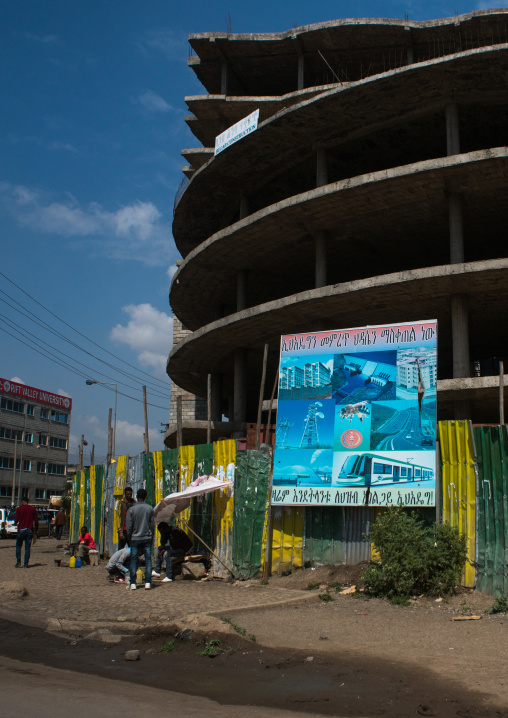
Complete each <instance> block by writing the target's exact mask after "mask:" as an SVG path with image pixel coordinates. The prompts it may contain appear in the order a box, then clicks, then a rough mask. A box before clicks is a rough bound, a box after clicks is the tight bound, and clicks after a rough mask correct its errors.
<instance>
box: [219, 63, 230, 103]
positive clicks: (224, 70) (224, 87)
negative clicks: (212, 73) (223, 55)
mask: <svg viewBox="0 0 508 718" xmlns="http://www.w3.org/2000/svg"><path fill="white" fill-rule="evenodd" d="M228 75H229V68H228V64H227V62H223V63H222V66H221V73H220V94H221V95H227V94H228V79H229V78H228Z"/></svg>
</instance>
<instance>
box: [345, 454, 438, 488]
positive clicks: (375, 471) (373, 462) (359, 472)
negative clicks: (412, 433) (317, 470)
mask: <svg viewBox="0 0 508 718" xmlns="http://www.w3.org/2000/svg"><path fill="white" fill-rule="evenodd" d="M391 453H392V452H389V453H388V452H387V454H388V455H384V456H382V455H379V454H371V453H363V454H349V455H348V456H347V457H346V458H345V459H344V458H343V456H344V455H342V457H340V462H339V463H337V462H334V472H333V473H334V476H333V481H332V485H333V486H337V487H343V486H344V487H345V486H358V487H369V486H393V487H395V486H400V485H403V484H414V483H415V482H417V483H420V482H422V481H425V482H427V481H429V482H430V481H432V482H433V483H434V480H435V470H434V467H432V466H429V465H423V464H419V463H417V461H418V460H417V459H415V460H414V461H413V460H411V461H404V460H403V459H399V458H396V457H394V456H390V454H391ZM421 453H423V452H421ZM338 456H340V455H338ZM424 456H425V455H424ZM426 458H427V456H425V459H426ZM422 460H423V457H422V458H421V459H420V461H422ZM339 466H340V469H339V472H338V476H337V475H336V467H339Z"/></svg>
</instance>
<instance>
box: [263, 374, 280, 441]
mask: <svg viewBox="0 0 508 718" xmlns="http://www.w3.org/2000/svg"><path fill="white" fill-rule="evenodd" d="M278 383H279V370H278V369H277V373H276V375H275V381H274V382H273V389H272V395H271V397H270V408H269V410H268V420H267V428H266V431H265V444H271V442H270V434H271V431H272V424H271V422H272V406H273V400H274V397H275V391H276V389H277V384H278ZM267 432H268V433H267Z"/></svg>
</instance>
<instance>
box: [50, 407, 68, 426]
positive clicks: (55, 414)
mask: <svg viewBox="0 0 508 718" xmlns="http://www.w3.org/2000/svg"><path fill="white" fill-rule="evenodd" d="M51 421H59V422H60V423H61V424H67V414H65V413H64V412H63V411H57V410H56V409H51Z"/></svg>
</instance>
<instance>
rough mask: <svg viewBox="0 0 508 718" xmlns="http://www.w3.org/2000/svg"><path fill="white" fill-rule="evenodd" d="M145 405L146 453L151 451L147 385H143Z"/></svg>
mask: <svg viewBox="0 0 508 718" xmlns="http://www.w3.org/2000/svg"><path fill="white" fill-rule="evenodd" d="M143 406H144V409H145V454H148V452H149V451H150V442H149V440H148V406H147V403H146V386H144V387H143Z"/></svg>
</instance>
